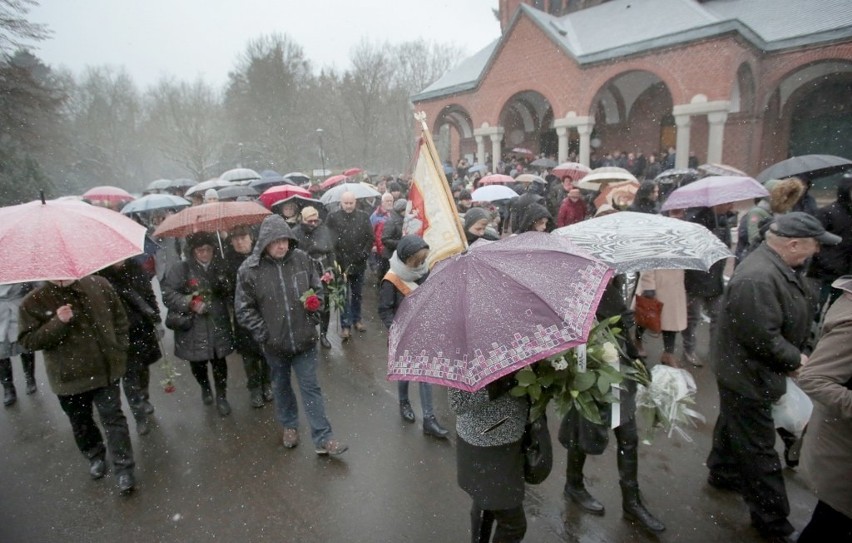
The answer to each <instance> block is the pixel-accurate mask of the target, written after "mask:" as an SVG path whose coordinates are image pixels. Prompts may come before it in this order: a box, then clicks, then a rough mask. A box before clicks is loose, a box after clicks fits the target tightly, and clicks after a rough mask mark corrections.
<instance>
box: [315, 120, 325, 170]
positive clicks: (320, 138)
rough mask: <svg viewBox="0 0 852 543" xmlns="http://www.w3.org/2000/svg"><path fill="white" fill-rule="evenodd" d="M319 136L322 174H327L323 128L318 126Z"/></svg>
mask: <svg viewBox="0 0 852 543" xmlns="http://www.w3.org/2000/svg"><path fill="white" fill-rule="evenodd" d="M317 136H318V137H319V148H320V161H321V162H322V175H323V176H325V153H323V150H322V128H317Z"/></svg>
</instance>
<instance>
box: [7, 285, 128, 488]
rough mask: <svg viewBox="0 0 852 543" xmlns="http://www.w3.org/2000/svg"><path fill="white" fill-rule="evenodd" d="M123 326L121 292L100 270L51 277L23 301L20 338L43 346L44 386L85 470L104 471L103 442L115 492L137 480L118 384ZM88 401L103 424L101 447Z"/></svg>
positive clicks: (36, 347) (122, 360)
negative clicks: (66, 422)
mask: <svg viewBox="0 0 852 543" xmlns="http://www.w3.org/2000/svg"><path fill="white" fill-rule="evenodd" d="M128 330H129V326H128V321H127V314H126V313H125V311H124V307H123V306H122V304H121V299H120V298H119V297H118V295H117V294H116V292H115V290H113V288H112V287H111V286H110V284H109V281H107V280H106V279H104V278H103V277H98V276H95V275H89V276H85V277H83V278H82V279H79V280H73V279H72V280H55V281H49V282H47V283H46V284H45V285H43V286H41V287H39V288H37V289H36V290H34V291H33V292H32V293H30V294H29V295H28V296H27V297H26V298H25V299H24V301H23V302H22V303H21V310H20V322H19V330H18V341H19V342H20V344H21V345H23V346H24V348H26V349H28V350H30V351H42V352H43V354H44V362H45V369H46V371H47V379H48V381H49V382H50V388H51V389H53V392H54V393H55V394H56V395H57V397H58V398H59V405H60V406H61V407H62V410H63V411H64V412H65V414H66V415H67V416H68V420H69V421H70V422H71V429H72V431H73V433H74V441H75V442H76V444H77V448H78V449H79V450H80V452H81V453H83V456H85V457H86V458H87V459H88V460H89V475H91V477H92V479H100V478H102V477H103V476H104V475H105V474H106V471H107V465H106V449H107V448H109V452H110V456H111V457H112V463H113V467H114V468H115V472H116V476H117V478H118V489H119V492H120V493H121V494H129V493H130V492H132V491H133V489H134V487H135V486H136V479H135V477H134V473H133V472H134V467H135V462H134V461H133V448H132V446H131V444H130V432H129V430H128V428H127V419H126V418H125V417H124V413H123V412H122V410H121V391H120V390H119V388H118V380H119V378H121V376H122V375H124V372H125V369H126V362H127V349H128ZM92 406H94V407H95V408H97V410H98V414H99V415H100V420H101V424H102V425H103V427H104V430H105V431H106V437H107V446H106V447H104V440H103V436H102V434H101V432H100V430H99V429H98V426H97V424H96V423H95V420H94V418H93V417H92Z"/></svg>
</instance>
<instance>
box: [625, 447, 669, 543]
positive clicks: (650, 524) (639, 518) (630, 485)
mask: <svg viewBox="0 0 852 543" xmlns="http://www.w3.org/2000/svg"><path fill="white" fill-rule="evenodd" d="M636 445H637V443H636V442H631V443H622V442H621V440H619V444H618V475H619V477H620V478H621V481H620V484H621V497H622V502H621V504H622V505H621V507H622V509H623V510H624V518H626V519H627V520H632V521H636V522H638V523H639V524H641V525H642V526H643V527H645V529H647V530H649V531H651V532H655V533H659V532H662V531H664V530H665V529H666V525H665V524H663V523H662V522H660V521H659V519H657V518H656V517H655V516H654V515H652V514H651V513H650V512H649V511H648V510H647V509H646V508H645V506H644V505H643V504H642V500H641V498H640V497H639V483H638V481H637V480H636V476H637V475H638V471H639V457H638V454H637V451H636Z"/></svg>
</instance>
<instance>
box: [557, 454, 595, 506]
mask: <svg viewBox="0 0 852 543" xmlns="http://www.w3.org/2000/svg"><path fill="white" fill-rule="evenodd" d="M585 463H586V453H584V452H583V451H581V450H580V449H579V448H578V447H576V446H572V447H568V462H567V465H566V467H565V491H564V492H563V493H564V494H565V497H566V498H568V499H570V500H571V501H572V502H574V503H576V504H577V505H579V506H580V508H581V509H583V511H586V512H587V513H592V514H593V515H603V514H604V506H603V504H602V503H601V502H599V501H598V500H596V499H595V498H594V497H593V496H592V495H591V494H589V491H588V490H586V485H585V484H584V483H583V466H584V465H585Z"/></svg>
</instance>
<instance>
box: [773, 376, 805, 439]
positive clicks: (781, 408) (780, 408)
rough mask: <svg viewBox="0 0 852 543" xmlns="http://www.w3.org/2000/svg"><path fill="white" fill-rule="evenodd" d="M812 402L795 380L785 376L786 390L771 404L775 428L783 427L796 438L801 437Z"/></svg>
mask: <svg viewBox="0 0 852 543" xmlns="http://www.w3.org/2000/svg"><path fill="white" fill-rule="evenodd" d="M813 410H814V403H813V402H812V401H811V399H810V398H808V395H807V394H805V393H804V391H802V389H801V388H799V385H797V384H796V382H795V381H793V380H792V379H790V378H789V377H787V392H786V394H784V395H783V396H781V399H780V400H778V401H777V402H775V403H774V404H772V419H773V420H775V427H776V428H784V429H785V430H787V431H788V432H790V433H791V434H794V435H795V436H796V437H797V438H800V437H802V432H804V431H805V426H807V425H808V421H809V420H811V413H812V412H813Z"/></svg>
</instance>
